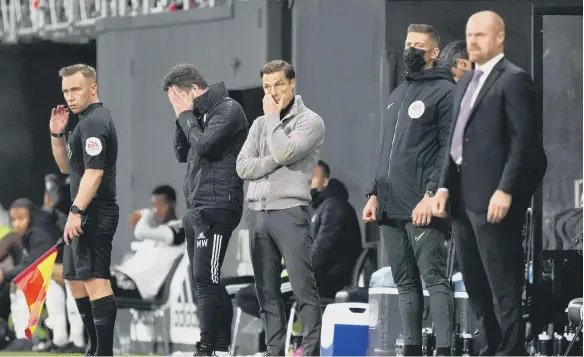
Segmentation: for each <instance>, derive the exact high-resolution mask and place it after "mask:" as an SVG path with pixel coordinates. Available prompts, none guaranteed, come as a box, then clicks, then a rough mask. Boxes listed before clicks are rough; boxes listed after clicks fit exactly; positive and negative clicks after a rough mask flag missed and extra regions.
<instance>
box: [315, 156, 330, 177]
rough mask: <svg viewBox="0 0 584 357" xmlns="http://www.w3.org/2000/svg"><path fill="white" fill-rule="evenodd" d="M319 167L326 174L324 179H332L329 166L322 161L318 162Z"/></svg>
mask: <svg viewBox="0 0 584 357" xmlns="http://www.w3.org/2000/svg"><path fill="white" fill-rule="evenodd" d="M318 167H320V168H321V169H322V171H323V172H324V177H326V178H330V177H331V168H330V167H329V165H328V164H327V163H326V162H324V161H322V160H318Z"/></svg>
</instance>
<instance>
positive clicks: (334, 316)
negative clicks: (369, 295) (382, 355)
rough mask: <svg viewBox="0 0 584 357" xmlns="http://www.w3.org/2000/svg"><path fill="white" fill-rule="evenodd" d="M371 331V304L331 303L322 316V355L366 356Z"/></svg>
mask: <svg viewBox="0 0 584 357" xmlns="http://www.w3.org/2000/svg"><path fill="white" fill-rule="evenodd" d="M368 332H369V304H364V303H355V302H349V303H337V304H330V305H328V306H327V307H326V309H325V310H324V314H323V316H322V329H321V334H320V355H321V356H365V355H366V353H367V340H368V337H367V334H368Z"/></svg>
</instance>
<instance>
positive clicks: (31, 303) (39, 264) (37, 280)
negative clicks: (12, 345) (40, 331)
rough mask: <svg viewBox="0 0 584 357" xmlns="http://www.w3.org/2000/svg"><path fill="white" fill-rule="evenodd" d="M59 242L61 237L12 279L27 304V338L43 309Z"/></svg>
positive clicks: (60, 242) (33, 329)
mask: <svg viewBox="0 0 584 357" xmlns="http://www.w3.org/2000/svg"><path fill="white" fill-rule="evenodd" d="M61 244H63V238H61V239H59V241H58V242H57V244H55V245H54V246H53V247H51V249H49V250H48V251H47V252H46V253H45V254H43V255H41V256H40V257H39V258H38V259H37V260H35V261H34V263H32V264H31V265H30V266H28V267H27V268H26V269H24V271H23V272H22V273H20V274H18V276H17V277H16V278H14V280H13V281H12V282H13V283H15V284H16V285H18V287H19V288H20V290H22V292H23V293H24V296H25V297H26V305H27V306H28V311H29V312H30V317H29V318H28V325H27V326H26V330H24V333H25V334H26V338H28V339H29V340H30V339H31V338H32V336H33V335H34V331H35V330H36V327H37V324H38V322H39V317H40V315H41V312H42V311H43V305H44V303H45V298H46V297H47V290H48V289H49V282H50V281H51V275H52V274H53V268H54V267H55V259H57V254H58V247H59V245H61Z"/></svg>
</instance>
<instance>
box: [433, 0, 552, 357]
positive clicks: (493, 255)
mask: <svg viewBox="0 0 584 357" xmlns="http://www.w3.org/2000/svg"><path fill="white" fill-rule="evenodd" d="M504 41H505V24H504V22H503V19H502V18H501V17H500V16H499V15H498V14H496V13H495V12H493V11H481V12H477V13H475V14H473V15H472V16H471V17H470V18H469V19H468V22H467V24H466V44H467V48H468V55H469V59H470V60H471V61H472V62H474V63H475V69H474V70H473V71H472V72H469V73H468V74H467V75H465V76H464V77H463V78H462V79H461V80H460V81H459V82H458V84H457V85H456V89H455V94H454V98H455V99H454V104H453V108H455V109H454V123H453V125H452V126H453V128H452V131H451V133H450V135H449V137H448V139H449V140H448V149H449V150H448V153H449V154H448V155H445V157H444V161H443V168H442V173H441V178H440V185H439V190H438V192H437V193H436V196H435V199H434V202H433V209H432V211H433V214H434V215H435V216H437V217H446V215H447V208H446V205H447V203H448V204H449V205H450V210H449V213H450V217H451V221H452V238H453V239H454V244H455V245H456V256H457V259H458V263H459V267H460V271H461V273H462V277H463V279H464V284H465V287H466V290H467V292H468V296H469V301H470V303H471V306H472V308H473V310H474V312H475V313H476V314H477V318H478V330H479V335H480V337H481V338H482V339H484V340H486V341H485V342H486V344H485V347H484V348H483V349H482V350H481V352H480V354H481V355H487V356H494V355H497V356H519V355H523V354H524V353H525V321H523V318H522V308H521V305H522V299H521V295H522V291H523V285H524V281H525V274H524V271H525V266H524V264H523V257H524V250H523V247H522V228H523V226H524V222H525V212H526V210H527V208H528V207H529V204H530V201H531V197H532V195H533V193H534V192H535V190H536V188H537V186H538V185H539V184H540V182H541V180H542V178H543V176H544V174H545V171H546V168H547V157H546V154H545V151H544V148H543V144H542V139H541V113H539V111H538V108H539V105H538V98H537V89H536V87H535V84H534V82H533V79H532V78H531V76H530V75H529V73H527V72H525V70H523V69H522V68H520V67H518V66H517V65H516V64H514V63H513V62H511V61H510V60H508V59H507V58H505V55H504V52H503V50H504Z"/></svg>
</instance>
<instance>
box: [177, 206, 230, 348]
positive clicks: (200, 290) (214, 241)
mask: <svg viewBox="0 0 584 357" xmlns="http://www.w3.org/2000/svg"><path fill="white" fill-rule="evenodd" d="M240 219H241V212H239V213H238V212H236V211H231V210H226V209H204V210H192V211H189V212H188V213H187V214H186V215H185V217H184V218H183V222H184V228H185V236H186V241H187V253H188V256H189V261H190V265H191V270H192V280H193V282H194V286H195V292H196V297H197V310H198V317H199V324H200V328H201V340H200V342H201V343H202V344H204V345H205V346H210V347H213V349H214V350H219V351H227V348H228V346H229V342H230V340H231V318H230V319H229V321H225V320H226V319H224V315H225V314H227V311H226V309H227V308H228V305H229V307H231V306H232V305H231V299H230V298H229V296H228V295H227V293H226V292H225V289H224V288H223V287H222V286H221V266H222V265H223V259H224V258H225V252H226V251H227V245H228V244H229V239H230V238H231V233H233V230H234V229H235V228H236V227H237V225H238V224H239V221H240Z"/></svg>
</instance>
